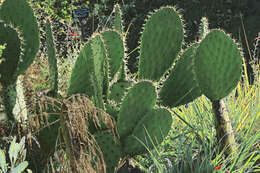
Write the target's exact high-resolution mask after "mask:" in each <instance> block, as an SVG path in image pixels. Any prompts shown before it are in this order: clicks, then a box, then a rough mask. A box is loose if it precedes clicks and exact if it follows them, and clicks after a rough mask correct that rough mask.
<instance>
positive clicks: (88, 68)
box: [67, 34, 107, 109]
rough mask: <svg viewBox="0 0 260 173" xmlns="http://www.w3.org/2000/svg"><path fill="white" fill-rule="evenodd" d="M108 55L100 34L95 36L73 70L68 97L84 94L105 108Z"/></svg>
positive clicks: (89, 41) (82, 51)
mask: <svg viewBox="0 0 260 173" xmlns="http://www.w3.org/2000/svg"><path fill="white" fill-rule="evenodd" d="M105 60H106V54H105V48H104V45H103V42H102V40H101V38H100V35H99V34H96V35H94V36H93V37H92V38H91V39H90V40H88V42H87V43H86V45H85V46H84V48H83V49H82V50H81V52H80V54H79V57H78V58H77V61H76V63H75V66H74V68H73V70H72V74H71V78H70V82H69V88H68V91H67V93H68V95H71V94H76V93H83V94H87V95H88V96H89V97H90V98H94V101H95V106H97V107H99V108H102V109H103V108H104V104H103V84H104V80H106V77H104V76H106V74H107V73H106V71H105V70H106V69H107V68H106V61H105Z"/></svg>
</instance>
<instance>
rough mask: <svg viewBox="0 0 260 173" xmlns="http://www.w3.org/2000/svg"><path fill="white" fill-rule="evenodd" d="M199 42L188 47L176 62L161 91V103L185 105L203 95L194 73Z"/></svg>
mask: <svg viewBox="0 0 260 173" xmlns="http://www.w3.org/2000/svg"><path fill="white" fill-rule="evenodd" d="M197 47H198V43H195V44H193V45H192V46H190V47H188V48H187V49H186V50H185V52H184V53H183V54H182V55H181V57H180V59H179V60H178V61H177V62H176V64H175V66H174V68H173V69H172V71H171V73H170V75H169V76H168V77H167V80H166V81H164V83H163V86H162V88H161V89H160V91H159V96H160V99H161V103H162V104H163V105H165V106H170V107H176V106H179V105H184V104H187V103H189V102H191V101H192V100H194V99H195V98H197V97H199V96H200V95H201V91H200V88H199V87H198V84H197V81H196V79H195V74H194V73H193V70H192V69H193V64H194V63H193V61H194V55H195V52H196V48H197Z"/></svg>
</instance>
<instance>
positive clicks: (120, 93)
mask: <svg viewBox="0 0 260 173" xmlns="http://www.w3.org/2000/svg"><path fill="white" fill-rule="evenodd" d="M131 85H132V82H130V81H119V82H117V83H114V84H113V85H112V87H111V89H110V95H109V98H110V99H111V100H114V101H115V102H116V103H121V102H122V98H123V97H124V96H125V93H126V91H127V89H128V88H129V87H130V86H131Z"/></svg>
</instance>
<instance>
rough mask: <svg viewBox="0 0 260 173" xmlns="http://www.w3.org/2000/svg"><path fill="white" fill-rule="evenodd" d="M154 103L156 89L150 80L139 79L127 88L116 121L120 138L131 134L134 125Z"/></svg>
mask: <svg viewBox="0 0 260 173" xmlns="http://www.w3.org/2000/svg"><path fill="white" fill-rule="evenodd" d="M155 103H156V91H155V87H154V86H153V83H152V82H149V81H141V82H138V83H137V84H135V85H134V86H133V87H132V88H131V89H129V91H128V93H127V95H126V97H125V98H124V100H123V102H122V105H121V108H120V111H119V115H118V121H117V127H118V133H119V136H120V137H121V138H123V137H125V136H127V135H129V134H131V132H132V131H133V129H134V127H135V126H136V124H137V123H138V121H140V119H141V118H143V117H144V115H145V114H146V112H147V111H149V110H151V109H152V108H153V107H154V105H155Z"/></svg>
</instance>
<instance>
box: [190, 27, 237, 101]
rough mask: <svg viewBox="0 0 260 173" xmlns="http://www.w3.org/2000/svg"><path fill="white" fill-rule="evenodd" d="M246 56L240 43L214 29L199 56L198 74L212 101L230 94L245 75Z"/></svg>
mask: <svg viewBox="0 0 260 173" xmlns="http://www.w3.org/2000/svg"><path fill="white" fill-rule="evenodd" d="M241 69H242V57H241V52H240V50H239V49H238V45H237V44H236V43H235V42H234V41H233V40H232V38H231V37H229V36H228V35H226V34H225V33H224V32H223V31H221V30H217V29H216V30H212V31H211V32H210V33H209V34H208V35H207V36H206V37H205V38H204V40H202V41H201V43H200V46H199V47H198V48H197V52H196V55H195V73H196V76H197V79H198V83H199V86H200V88H201V91H202V93H203V94H204V95H206V96H207V97H208V98H209V99H210V100H219V99H221V98H223V97H225V96H227V95H228V94H229V93H230V92H231V91H232V90H233V89H234V88H235V87H236V85H237V83H238V81H239V79H240V77H241Z"/></svg>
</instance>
